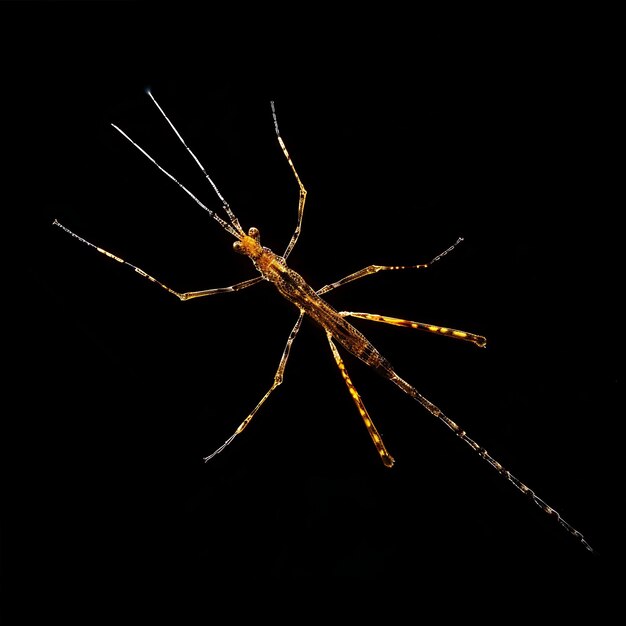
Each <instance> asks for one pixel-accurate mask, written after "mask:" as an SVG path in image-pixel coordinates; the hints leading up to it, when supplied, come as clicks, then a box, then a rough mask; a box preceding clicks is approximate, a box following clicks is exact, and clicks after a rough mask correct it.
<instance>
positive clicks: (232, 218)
mask: <svg viewBox="0 0 626 626" xmlns="http://www.w3.org/2000/svg"><path fill="white" fill-rule="evenodd" d="M146 93H147V94H148V95H149V96H150V99H151V100H152V102H154V104H155V105H156V108H157V109H159V112H160V113H161V115H162V116H163V117H164V118H165V121H166V122H167V123H168V124H169V125H170V127H171V129H172V130H173V131H174V133H175V134H176V136H177V137H178V139H179V140H180V143H182V144H183V146H184V147H185V150H187V152H188V153H189V154H190V155H191V157H192V158H193V160H194V161H195V162H196V163H197V165H198V167H199V168H200V169H201V170H202V173H203V174H204V176H205V178H206V179H207V180H208V181H209V183H211V187H213V191H215V193H216V194H217V197H218V198H219V199H220V200H221V202H222V206H223V207H224V211H226V214H227V215H228V219H229V220H230V223H231V224H232V225H233V226H234V227H235V228H236V229H237V230H238V231H241V230H242V229H241V226H240V225H239V220H238V219H237V218H236V217H235V214H234V213H233V212H232V210H231V208H230V205H229V204H228V202H226V200H225V199H224V196H222V194H221V193H220V191H219V189H218V188H217V185H216V184H215V183H214V182H213V179H212V178H211V177H210V176H209V174H208V172H207V171H206V169H205V168H204V165H202V163H201V162H200V159H198V157H197V156H196V155H195V154H194V153H193V152H192V151H191V148H190V147H189V146H188V145H187V144H186V143H185V140H184V139H183V137H182V135H181V134H180V133H179V132H178V130H177V129H176V126H174V124H173V123H172V121H171V120H170V118H169V117H167V115H166V113H165V111H164V110H163V108H162V107H161V105H160V104H159V103H158V102H157V101H156V98H155V97H154V96H153V95H152V92H151V91H150V89H146Z"/></svg>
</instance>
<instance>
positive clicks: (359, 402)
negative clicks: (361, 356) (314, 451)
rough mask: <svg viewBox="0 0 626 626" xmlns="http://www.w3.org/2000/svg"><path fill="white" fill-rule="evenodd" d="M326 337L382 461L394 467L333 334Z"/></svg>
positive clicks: (327, 334)
mask: <svg viewBox="0 0 626 626" xmlns="http://www.w3.org/2000/svg"><path fill="white" fill-rule="evenodd" d="M326 337H327V338H328V343H329V344H330V349H331V350H332V351H333V356H334V357H335V363H337V367H338V368H339V371H340V372H341V375H342V376H343V380H344V381H345V383H346V386H347V387H348V391H349V392H350V395H351V396H352V400H354V404H356V408H357V409H358V410H359V413H360V414H361V417H362V418H363V422H365V427H366V428H367V432H368V433H369V435H370V437H371V438H372V441H373V442H374V445H375V446H376V450H377V451H378V454H379V455H380V459H381V461H382V462H383V463H384V464H385V466H386V467H392V466H393V464H394V459H393V457H392V456H391V455H390V454H389V452H387V449H386V448H385V444H384V443H383V440H382V438H381V436H380V434H379V433H378V430H377V429H376V426H374V422H372V418H371V417H370V415H369V413H368V412H367V409H366V408H365V405H364V404H363V400H361V396H360V395H359V392H358V391H357V390H356V388H355V387H354V385H353V383H352V380H351V379H350V376H349V375H348V370H346V366H345V364H344V362H343V359H342V358H341V355H340V354H339V350H337V346H336V345H335V344H334V342H333V338H332V335H331V334H330V333H329V332H327V333H326Z"/></svg>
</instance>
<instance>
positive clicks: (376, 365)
mask: <svg viewBox="0 0 626 626" xmlns="http://www.w3.org/2000/svg"><path fill="white" fill-rule="evenodd" d="M148 95H149V96H150V98H151V99H152V101H153V102H154V104H155V105H156V107H157V108H158V109H159V111H160V113H161V114H162V115H163V117H164V118H165V120H166V121H167V123H168V124H169V125H170V127H171V128H172V130H173V131H174V133H175V134H176V136H177V137H178V139H179V140H180V141H181V143H182V144H183V145H184V147H185V149H186V150H187V152H188V153H189V154H190V156H191V157H192V158H193V159H194V160H195V161H196V164H197V165H198V166H199V167H200V169H201V170H202V172H203V173H204V175H205V177H206V179H207V180H208V182H209V183H210V184H211V186H212V187H213V190H214V191H215V193H216V194H217V196H218V198H219V199H220V201H221V203H222V207H223V209H224V212H225V213H226V215H227V217H228V221H226V220H225V219H223V218H222V217H220V216H219V215H217V214H216V213H215V212H214V211H213V210H212V209H210V208H209V207H207V206H206V205H204V204H203V203H202V202H201V201H200V200H199V199H198V198H196V196H194V195H193V194H192V193H191V192H190V191H189V190H188V189H187V188H186V187H184V186H183V185H182V184H181V183H180V182H178V180H177V179H176V178H174V176H172V174H170V173H169V172H168V171H166V170H165V169H164V168H163V167H161V165H159V164H158V163H157V162H156V161H155V160H154V159H153V158H152V157H151V156H150V155H149V154H148V153H147V152H146V151H145V150H144V149H143V148H141V147H140V146H139V145H138V144H136V143H135V142H134V141H133V140H132V139H131V138H130V137H129V136H128V135H127V134H126V133H125V132H124V131H122V130H121V129H120V128H118V127H117V126H115V125H113V127H114V128H115V129H116V130H117V131H118V132H119V133H121V134H122V135H123V136H124V137H125V138H126V139H127V140H128V141H129V142H130V143H131V144H132V145H133V146H135V148H137V149H138V150H139V151H140V152H141V153H142V154H143V155H144V156H145V157H146V158H147V159H149V160H150V161H151V162H152V163H153V164H154V165H155V166H156V167H157V168H158V169H159V170H160V171H161V172H162V173H164V174H165V175H166V176H167V177H169V178H170V179H171V180H172V181H174V182H175V183H176V184H177V185H178V186H179V187H180V188H181V189H182V190H183V191H184V192H185V193H186V194H187V195H189V196H190V197H191V198H192V199H193V200H194V201H195V202H196V203H197V204H198V205H199V206H200V207H202V208H203V209H204V210H205V211H207V212H208V213H209V215H210V216H211V217H212V218H213V219H214V220H216V221H217V222H218V223H219V224H220V226H221V227H222V228H223V229H224V230H225V231H227V232H228V233H230V234H231V235H232V236H233V237H235V239H236V241H235V242H234V244H233V247H234V250H235V251H236V252H238V253H240V254H243V255H245V256H247V257H248V258H250V260H251V261H252V263H253V264H254V266H255V268H256V269H257V271H258V272H259V275H258V276H257V277H255V278H251V279H249V280H246V281H243V282H240V283H237V284H235V285H231V286H228V287H219V288H214V289H207V290H202V291H192V292H185V293H181V292H178V291H175V290H174V289H172V288H170V287H168V286H167V285H165V284H164V283H162V282H160V281H159V280H157V279H156V278H154V277H153V276H151V275H150V274H148V273H147V272H145V271H144V270H142V269H141V268H139V267H137V266H135V265H133V264H132V263H129V262H128V261H125V260H124V259H122V258H121V257H119V256H117V255H115V254H112V253H111V252H108V251H107V250H104V249H103V248H100V247H98V246H95V245H94V244H92V243H90V242H89V241H87V240H86V239H83V238H82V237H80V236H79V235H77V234H76V233H74V232H72V231H71V230H69V229H68V228H66V227H65V226H63V225H62V224H61V223H60V222H58V221H57V220H55V221H54V225H56V226H58V227H60V228H62V229H63V230H64V231H65V232H66V233H68V234H69V235H72V236H73V237H75V238H77V239H78V240H79V241H81V242H82V243H84V244H86V245H88V246H90V247H92V248H95V249H96V250H97V251H98V252H100V253H102V254H104V255H106V256H107V257H109V258H111V259H114V260H115V261H118V262H120V263H122V264H124V265H127V266H129V267H130V268H132V269H133V270H135V271H136V272H137V273H138V274H140V275H141V276H143V277H144V278H147V279H148V280H150V281H152V282H154V283H156V284H157V285H158V286H160V287H161V288H163V289H165V290H166V291H168V292H169V293H171V294H173V295H175V296H177V297H178V298H179V299H180V300H183V301H186V300H190V299H193V298H199V297H204V296H211V295H217V294H221V293H229V292H235V291H239V290H241V289H245V288H247V287H251V286H253V285H255V284H257V283H259V282H261V281H263V280H266V281H268V282H270V283H271V284H273V285H274V286H275V287H276V289H277V290H278V292H279V293H280V294H281V295H282V296H283V297H284V298H286V299H287V300H289V301H290V302H291V303H292V304H293V305H294V306H295V307H296V308H297V309H298V311H299V315H298V318H297V320H296V323H295V325H294V326H293V328H292V330H291V332H290V334H289V337H288V339H287V343H286V345H285V348H284V350H283V353H282V356H281V359H280V362H279V365H278V368H277V370H276V373H275V375H274V380H273V382H272V385H271V386H270V388H269V389H268V390H267V392H266V393H265V395H264V396H263V397H262V398H261V400H260V401H259V402H258V404H257V405H256V406H255V407H254V409H253V410H252V411H251V412H250V413H249V414H248V416H247V417H246V418H245V419H244V420H243V422H242V423H241V424H240V425H239V427H238V428H237V429H236V430H235V432H234V433H233V434H232V435H231V436H230V437H229V438H228V439H227V440H226V441H225V442H224V443H223V444H222V445H221V446H220V447H219V448H217V449H216V450H215V451H214V452H212V453H211V454H209V455H208V456H206V457H205V461H209V460H210V459H211V458H213V457H214V456H215V455H216V454H218V453H220V452H222V451H223V450H224V448H226V446H228V445H229V444H230V443H231V442H232V441H233V440H234V439H235V437H236V436H237V435H239V434H240V433H241V432H242V431H243V430H244V429H245V428H246V426H247V425H248V424H249V423H250V421H251V420H252V419H253V417H254V416H255V414H256V413H257V411H258V410H259V409H260V408H261V406H262V405H263V404H264V403H265V401H266V400H267V399H268V397H269V396H270V394H271V393H272V392H273V391H274V390H275V389H276V387H278V386H279V385H280V384H281V383H282V380H283V374H284V371H285V367H286V364H287V360H288V358H289V353H290V351H291V346H292V344H293V341H294V340H295V338H296V336H297V334H298V331H299V330H300V327H301V324H302V321H303V319H304V317H308V318H309V319H311V320H312V321H313V322H315V323H316V324H317V325H318V326H320V327H321V328H322V329H323V330H324V332H325V334H326V337H327V340H328V342H329V345H330V349H331V351H332V354H333V358H334V359H335V362H336V364H337V367H338V368H339V371H340V373H341V375H342V377H343V380H344V382H345V384H346V386H347V388H348V391H349V393H350V395H351V397H352V400H353V401H354V403H355V405H356V407H357V409H358V411H359V413H360V415H361V417H362V419H363V422H364V424H365V426H366V428H367V431H368V433H369V435H370V437H371V439H372V441H373V443H374V445H375V447H376V450H377V452H378V454H379V456H380V458H381V460H382V462H383V463H384V465H385V466H386V467H392V466H393V464H394V459H393V457H392V456H391V455H390V454H389V452H388V451H387V449H386V448H385V445H384V443H383V441H382V438H381V436H380V434H379V432H378V430H377V429H376V427H375V426H374V423H373V421H372V419H371V417H370V415H369V413H368V411H367V409H366V408H365V405H364V404H363V401H362V399H361V397H360V395H359V393H358V391H357V390H356V388H355V386H354V384H353V383H352V380H351V379H350V376H349V374H348V371H347V369H346V366H345V364H344V362H343V360H342V358H341V355H340V353H339V350H338V348H337V345H336V344H339V345H340V346H341V347H342V348H344V349H345V350H347V351H348V352H350V353H351V354H353V355H354V356H356V357H357V358H359V359H360V360H361V361H363V362H364V363H365V364H366V365H368V366H369V367H371V368H372V369H373V370H375V371H376V372H377V373H378V374H380V375H382V376H383V377H384V378H386V379H388V380H390V381H391V382H393V383H394V384H395V385H397V386H398V387H399V388H400V389H401V390H402V391H403V392H404V393H406V394H407V395H408V396H410V397H411V398H413V399H414V400H416V401H417V402H419V403H420V404H421V405H422V406H423V407H424V408H425V409H426V410H427V411H428V412H430V413H431V414H432V415H434V416H435V417H437V418H438V419H439V420H440V421H442V422H443V423H444V424H445V425H446V426H447V427H448V428H449V429H450V430H452V431H453V432H454V434H456V435H457V436H458V437H459V438H460V439H461V440H462V441H464V442H465V443H466V444H467V445H468V446H469V447H470V448H471V449H472V450H474V452H476V454H478V455H479V456H480V457H482V458H483V459H484V460H485V461H487V462H488V463H489V465H491V466H492V467H493V468H494V469H495V470H496V471H497V472H498V473H499V474H500V475H502V476H503V477H504V478H506V479H507V480H508V481H509V482H510V483H511V484H512V485H513V486H514V487H516V488H517V489H518V490H519V491H521V492H522V493H523V494H525V495H526V496H528V497H529V498H530V499H531V500H532V502H534V504H536V505H537V506H538V507H539V508H541V509H542V510H543V511H544V512H545V513H546V514H548V515H550V516H552V517H554V518H555V519H556V520H557V521H558V522H559V524H560V525H561V526H562V527H563V528H565V530H567V531H568V532H569V533H570V534H571V535H572V536H573V537H575V538H576V539H578V540H579V541H580V542H581V543H582V544H583V546H584V547H585V548H586V549H587V550H589V551H593V550H592V548H591V546H590V545H589V543H588V542H587V541H586V539H585V538H584V537H583V535H582V534H581V533H580V532H579V531H577V530H576V529H575V528H574V527H573V526H571V525H570V524H569V523H568V522H566V521H565V520H564V519H563V518H562V517H561V516H560V515H559V513H558V512H557V511H556V510H555V509H553V508H552V507H550V506H549V505H548V504H547V503H546V502H544V501H543V500H542V499H541V498H539V497H538V496H537V495H536V494H535V493H534V491H533V490H532V489H530V488H529V487H527V486H526V485H525V484H524V483H523V482H521V481H520V480H519V479H518V478H516V477H515V476H514V475H513V474H511V472H509V471H508V470H507V469H506V468H505V467H503V465H502V464H501V463H499V462H498V461H497V460H496V459H495V458H493V457H492V456H491V454H489V452H487V450H485V448H483V447H482V446H480V445H479V444H478V443H477V442H476V441H474V440H473V439H472V438H471V437H470V436H469V435H468V434H467V433H466V432H465V431H464V430H463V429H462V428H461V427H460V426H459V425H458V424H456V422H454V421H453V420H451V419H450V418H449V417H447V416H446V415H445V414H444V413H443V411H442V410H441V409H440V408H439V407H437V406H436V405H435V404H433V403H432V402H431V401H430V400H428V399H427V398H425V397H424V396H423V395H421V394H420V393H419V392H418V391H417V389H416V388H415V387H413V386H412V385H411V384H409V383H408V382H407V381H405V380H404V379H403V378H401V377H400V376H399V375H398V374H397V373H396V372H395V370H394V369H393V367H392V365H391V364H390V363H389V361H388V360H387V359H386V358H385V357H383V356H382V355H381V353H380V352H379V351H378V350H377V349H376V348H375V347H374V346H373V345H372V343H371V342H370V341H369V340H368V339H367V338H366V337H365V335H364V334H363V333H361V332H360V331H359V330H358V329H357V328H356V327H355V326H353V325H352V324H351V323H350V322H349V321H348V320H347V319H346V318H348V317H353V318H360V319H366V320H370V321H375V322H381V323H385V324H391V325H395V326H402V327H408V328H413V329H417V330H422V331H426V332H430V333H435V334H440V335H444V336H448V337H451V338H454V339H459V340H463V341H468V342H470V343H473V344H475V345H476V346H478V347H485V345H486V339H485V338H484V337H483V336H481V335H475V334H473V333H469V332H466V331H461V330H455V329H452V328H445V327H442V326H437V325H434V324H424V323H422V322H414V321H410V320H404V319H399V318H394V317H389V316H385V315H377V314H373V313H360V312H353V311H337V310H336V309H334V308H333V307H332V306H331V305H330V304H329V303H328V302H326V300H324V299H323V298H322V295H323V294H325V293H328V292H329V291H331V290H333V289H336V288H338V287H340V286H342V285H345V284H346V283H349V282H351V281H354V280H357V279H360V278H364V277H365V276H368V275H370V274H374V273H376V272H379V271H396V270H407V269H425V268H427V267H429V266H430V265H432V264H433V263H435V262H437V261H439V260H440V259H441V258H442V257H443V256H445V255H446V254H448V252H450V251H451V250H453V249H454V248H455V247H456V246H457V245H458V244H459V243H460V242H461V241H462V238H459V239H458V240H457V241H456V242H455V243H454V244H453V245H451V246H450V247H449V248H447V249H446V250H444V251H443V252H442V253H440V254H438V255H437V256H436V257H434V258H433V259H432V260H431V261H430V262H429V263H422V264H418V265H409V266H398V265H369V266H367V267H365V268H363V269H361V270H359V271H357V272H354V273H353V274H349V275H348V276H345V277H344V278H342V279H341V280H338V281H336V282H334V283H330V284H328V285H325V286H324V287H322V288H321V289H318V290H315V289H313V288H312V287H311V286H310V285H309V284H308V283H307V282H306V281H305V280H304V278H303V277H302V276H301V275H300V274H298V273H297V272H295V271H294V270H292V269H291V268H290V267H288V265H287V258H288V256H289V254H290V253H291V251H292V250H293V248H294V246H295V244H296V242H297V240H298V236H299V234H300V230H301V225H302V216H303V212H304V205H305V201H306V195H307V192H306V189H305V187H304V185H303V184H302V181H301V180H300V177H299V176H298V173H297V171H296V168H295V166H294V164H293V162H292V160H291V157H290V155H289V152H288V151H287V148H286V146H285V144H284V142H283V140H282V138H281V135H280V131H279V128H278V121H277V117H276V111H275V108H274V103H273V102H272V103H271V107H272V116H273V120H274V128H275V131H276V136H277V138H278V142H279V144H280V147H281V150H282V152H283V154H284V155H285V158H286V159H287V161H288V163H289V166H290V168H291V170H292V172H293V174H294V176H295V178H296V181H297V183H298V187H299V203H298V219H297V225H296V229H295V231H294V233H293V234H292V236H291V239H290V241H289V244H288V245H287V247H286V249H285V252H284V253H283V255H282V256H280V255H278V254H275V253H274V252H272V250H270V249H269V248H266V247H263V246H262V245H261V237H260V233H259V231H258V229H257V228H255V227H252V228H250V229H249V230H248V232H247V233H246V232H245V231H244V230H243V228H242V227H241V225H240V224H239V221H238V219H237V218H236V216H235V215H234V213H233V212H232V210H231V208H230V206H229V205H228V203H227V202H226V200H225V199H224V198H223V196H222V195H221V193H220V192H219V190H218V188H217V186H216V185H215V183H214V182H213V180H212V179H211V178H210V176H209V175H208V174H207V172H206V171H205V169H204V167H203V166H202V164H201V163H200V161H199V160H198V159H197V157H196V156H195V155H194V153H193V152H192V151H191V150H190V148H189V147H188V146H187V144H186V143H185V141H184V139H183V138H182V137H181V135H180V133H179V132H178V131H177V130H176V128H175V127H174V125H173V124H172V122H171V121H170V120H169V118H168V117H167V115H166V114H165V112H164V111H163V109H162V108H161V106H160V105H159V104H158V103H157V101H156V100H155V98H154V96H153V95H152V94H151V93H150V92H149V91H148Z"/></svg>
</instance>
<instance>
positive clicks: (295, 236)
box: [270, 101, 306, 259]
mask: <svg viewBox="0 0 626 626" xmlns="http://www.w3.org/2000/svg"><path fill="white" fill-rule="evenodd" d="M270 105H271V107H272V117H273V118H274V130H275V131H276V137H278V143H279V144H280V149H281V150H282V151H283V154H284V155H285V158H286V159H287V162H288V163H289V167H290V168H291V171H292V172H293V174H294V176H295V177H296V181H298V187H299V188H300V197H299V200H298V222H297V223H296V229H295V230H294V231H293V235H291V239H290V241H289V244H288V245H287V248H286V249H285V252H284V253H283V257H284V258H285V259H286V258H287V257H288V256H289V254H290V253H291V251H292V250H293V248H294V246H295V245H296V241H298V237H299V236H300V231H301V230H302V216H303V214H304V203H305V202H306V189H305V188H304V185H303V184H302V181H301V180H300V176H298V172H297V171H296V168H295V166H294V164H293V161H292V160H291V157H290V156H289V152H288V151H287V147H286V146H285V142H284V141H283V139H282V137H281V136H280V130H279V129H278V118H277V117H276V108H275V107H274V102H273V101H272V102H270Z"/></svg>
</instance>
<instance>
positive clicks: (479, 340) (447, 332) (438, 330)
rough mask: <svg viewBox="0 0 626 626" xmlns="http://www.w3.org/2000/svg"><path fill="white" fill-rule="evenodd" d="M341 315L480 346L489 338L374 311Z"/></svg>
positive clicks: (485, 343) (346, 312)
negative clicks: (421, 331)
mask: <svg viewBox="0 0 626 626" xmlns="http://www.w3.org/2000/svg"><path fill="white" fill-rule="evenodd" d="M339 315H341V316H343V317H359V318H361V319H364V320H370V321H371V322H382V323H383V324H392V325H393V326H404V327H405V328H415V329H417V330H424V331H426V332H429V333H435V334H437V335H444V336H445V337H451V338H452V339H461V340H462V341H470V342H471V343H473V344H475V345H477V346H478V347H479V348H484V347H485V346H486V345H487V338H486V337H483V336H482V335H475V334H474V333H469V332H466V331H464V330H456V329H454V328H447V327H445V326H436V325H435V324H424V323H422V322H412V321H410V320H404V319H400V318H398V317H389V316H388V315H377V314H374V313H357V312H355V311H339Z"/></svg>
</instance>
